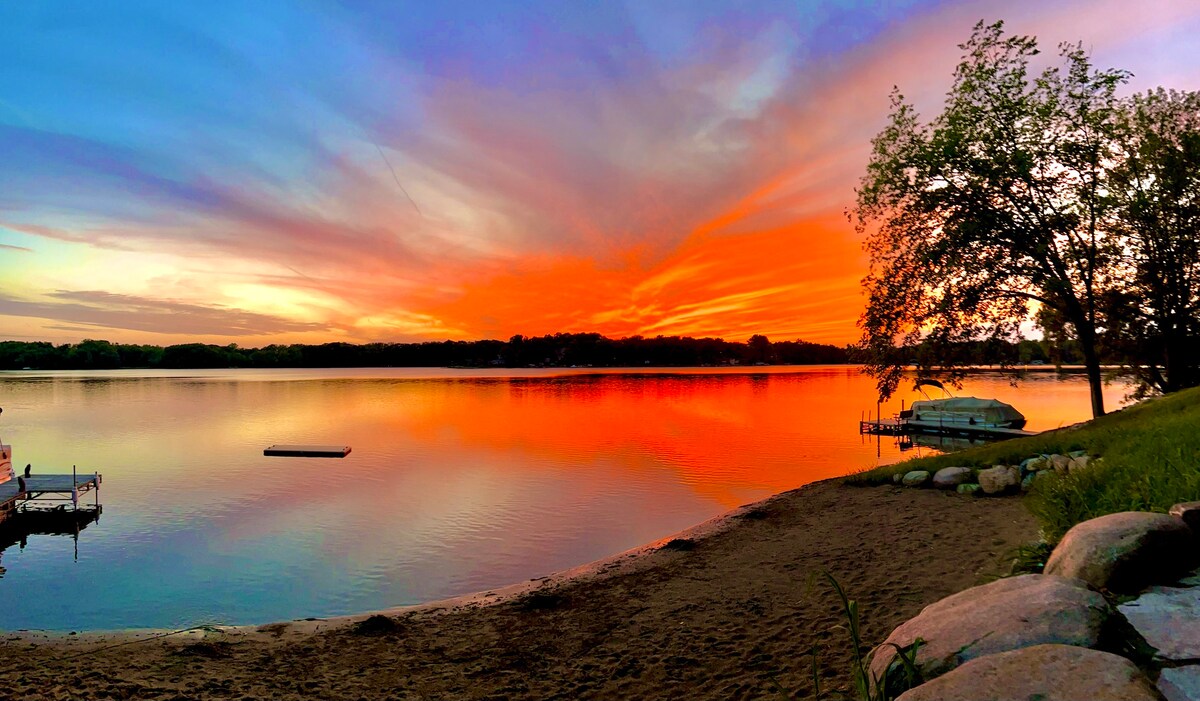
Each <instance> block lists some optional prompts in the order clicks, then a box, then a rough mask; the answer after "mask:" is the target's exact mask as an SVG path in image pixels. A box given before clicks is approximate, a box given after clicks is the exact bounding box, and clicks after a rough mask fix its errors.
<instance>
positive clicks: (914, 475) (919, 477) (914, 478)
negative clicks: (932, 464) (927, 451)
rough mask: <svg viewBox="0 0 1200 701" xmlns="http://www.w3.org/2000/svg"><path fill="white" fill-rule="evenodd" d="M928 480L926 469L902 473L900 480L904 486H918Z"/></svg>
mask: <svg viewBox="0 0 1200 701" xmlns="http://www.w3.org/2000/svg"><path fill="white" fill-rule="evenodd" d="M928 481H929V472H928V471H926V470H913V471H912V472H908V473H906V474H905V475H904V479H903V480H901V482H903V484H904V486H905V487H920V486H921V485H923V484H925V483H926V482H928Z"/></svg>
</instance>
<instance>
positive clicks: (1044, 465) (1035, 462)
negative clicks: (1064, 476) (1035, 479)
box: [1021, 455, 1051, 472]
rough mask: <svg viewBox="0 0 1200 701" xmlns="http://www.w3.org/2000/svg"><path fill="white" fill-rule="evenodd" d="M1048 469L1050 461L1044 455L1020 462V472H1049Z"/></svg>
mask: <svg viewBox="0 0 1200 701" xmlns="http://www.w3.org/2000/svg"><path fill="white" fill-rule="evenodd" d="M1050 467H1051V465H1050V459H1049V458H1047V457H1046V456H1045V455H1038V456H1035V457H1032V458H1025V459H1024V460H1022V461H1021V472H1039V471H1041V470H1049V469H1050Z"/></svg>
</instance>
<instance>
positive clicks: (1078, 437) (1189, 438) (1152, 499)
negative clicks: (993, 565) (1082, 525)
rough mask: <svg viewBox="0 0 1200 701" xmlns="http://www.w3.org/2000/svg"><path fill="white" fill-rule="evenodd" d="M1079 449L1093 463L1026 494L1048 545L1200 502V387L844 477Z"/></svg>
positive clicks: (885, 477)
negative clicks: (1097, 526) (1087, 529)
mask: <svg viewBox="0 0 1200 701" xmlns="http://www.w3.org/2000/svg"><path fill="white" fill-rule="evenodd" d="M1075 450H1086V451H1087V452H1088V454H1089V455H1090V456H1092V463H1091V464H1090V465H1089V466H1088V467H1087V468H1086V469H1083V470H1075V471H1073V472H1071V474H1068V475H1059V474H1055V475H1052V476H1050V477H1046V478H1043V479H1039V480H1038V481H1037V482H1036V483H1035V485H1034V488H1033V490H1032V491H1031V492H1030V493H1029V495H1028V496H1027V498H1026V501H1027V504H1028V506H1029V508H1030V510H1031V511H1032V512H1033V513H1034V515H1035V516H1036V517H1037V518H1038V520H1039V521H1040V522H1041V526H1042V532H1043V534H1044V536H1045V537H1046V539H1047V541H1048V542H1050V543H1054V542H1057V540H1058V539H1059V538H1061V537H1062V535H1063V534H1064V533H1066V531H1067V529H1069V528H1070V527H1071V526H1073V525H1075V524H1076V523H1079V522H1080V521H1085V520H1087V519H1090V518H1095V517H1097V516H1103V515H1104V514H1110V513H1116V512H1120V511H1158V512H1165V511H1167V510H1168V509H1169V508H1170V507H1171V506H1172V505H1173V504H1176V503H1179V502H1185V501H1198V500H1200V388H1194V389H1190V390H1184V391H1181V392H1176V393H1174V394H1171V395H1167V396H1164V397H1156V398H1153V399H1148V400H1146V401H1144V402H1141V403H1139V404H1137V405H1134V406H1132V407H1129V408H1127V409H1123V410H1121V411H1117V412H1113V413H1111V414H1108V415H1106V416H1102V417H1100V418H1098V419H1094V420H1092V421H1089V422H1086V423H1083V424H1079V425H1076V426H1072V427H1068V428H1064V429H1059V430H1057V431H1047V432H1045V433H1040V434H1038V435H1036V436H1029V437H1026V438H1017V439H1013V440H1007V441H1002V442H998V443H992V444H989V445H983V446H978V447H974V448H970V449H967V450H964V451H961V452H956V453H949V454H946V455H938V456H933V457H925V458H917V459H914V460H909V461H906V462H902V463H897V464H895V465H886V466H883V467H878V468H875V469H872V470H867V471H864V472H859V473H856V474H854V475H850V476H849V477H847V478H846V482H847V483H849V484H858V485H875V484H885V483H891V482H892V479H893V475H895V474H897V473H901V474H902V473H905V472H908V471H910V470H929V471H931V472H932V471H936V470H939V469H941V468H943V467H951V466H965V467H975V468H984V467H990V466H992V465H1012V464H1018V463H1020V462H1021V460H1023V459H1025V458H1027V457H1030V456H1032V455H1038V454H1046V455H1049V454H1053V453H1059V454H1064V455H1065V454H1067V453H1069V452H1071V451H1075ZM1097 458H1100V459H1099V460H1097Z"/></svg>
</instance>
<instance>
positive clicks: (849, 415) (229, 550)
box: [0, 367, 1121, 627]
mask: <svg viewBox="0 0 1200 701" xmlns="http://www.w3.org/2000/svg"><path fill="white" fill-rule="evenodd" d="M164 374H165V373H157V375H158V376H156V377H153V378H146V377H137V376H136V375H137V374H136V373H121V372H114V373H106V374H103V375H102V376H95V377H90V378H89V377H81V376H80V374H78V373H76V374H72V373H56V374H53V375H52V376H50V377H41V378H21V377H20V376H14V375H11V374H10V375H0V391H3V392H4V406H5V413H4V420H5V423H4V431H3V437H4V439H5V440H6V441H7V442H11V443H13V445H14V450H15V458H16V460H17V462H18V463H20V464H24V463H25V462H32V463H33V464H34V467H35V470H36V471H51V470H54V469H55V468H57V469H58V470H62V469H69V466H70V465H72V464H77V465H79V468H80V470H81V471H83V472H90V471H92V470H98V471H100V472H102V473H104V476H105V481H104V487H103V489H102V492H101V497H102V500H103V501H104V504H105V512H104V518H103V519H102V520H101V522H100V523H98V524H95V525H94V526H92V527H89V529H88V531H87V534H86V535H87V537H86V538H85V539H84V541H83V542H82V543H81V553H82V554H81V556H80V560H79V561H78V562H75V561H74V560H73V559H72V558H59V559H55V558H47V557H37V556H36V552H35V551H33V550H31V551H30V552H28V553H25V552H23V553H18V554H16V555H14V554H13V553H12V552H11V551H9V552H5V566H6V567H7V568H8V572H7V573H6V575H5V577H4V578H3V579H0V616H2V617H3V620H6V621H9V620H11V621H14V623H13V624H12V625H13V626H14V627H23V626H28V627H38V626H44V625H48V624H47V623H46V617H50V618H51V619H53V617H54V616H55V615H57V614H55V613H54V611H57V610H59V609H57V608H55V607H56V606H57V604H56V603H55V601H54V600H53V597H50V596H48V595H47V594H46V592H51V591H55V590H56V589H55V587H61V586H62V583H63V582H67V583H70V582H83V581H86V582H87V583H88V586H89V587H90V588H91V589H90V590H91V591H93V592H95V593H96V594H95V599H96V600H95V601H94V602H93V605H92V606H91V607H90V608H89V610H88V612H86V613H85V614H78V612H74V613H73V614H72V615H86V616H90V617H93V618H94V619H95V620H94V621H93V622H94V625H92V626H91V627H120V626H121V625H141V626H147V625H149V626H158V625H163V626H168V625H170V626H177V625H183V624H186V623H188V622H189V621H194V620H198V619H203V620H211V619H214V618H215V619H218V620H225V621H230V622H262V621H267V620H277V619H284V618H292V617H297V616H306V615H334V614H338V613H348V612H352V611H359V610H367V609H371V608H380V607H384V606H392V605H398V604H404V603H416V602H419V601H427V600H430V599H434V598H440V597H444V596H450V595H454V594H461V593H466V592H471V591H479V590H482V589H486V588H489V587H493V586H499V585H503V584H507V583H511V582H514V581H521V580H523V579H526V578H529V577H536V576H542V575H545V574H548V573H549V572H552V571H555V570H560V569H564V568H567V567H571V566H574V565H577V564H580V563H583V562H588V561H591V560H595V559H597V558H600V557H604V556H606V555H611V554H613V553H616V552H620V551H622V550H626V549H628V548H631V547H634V546H637V545H640V544H643V543H647V542H652V541H655V540H658V539H660V538H663V537H666V536H668V535H670V534H672V533H674V532H677V531H679V530H681V529H683V528H686V527H688V526H690V525H693V524H695V523H698V522H700V521H703V520H705V519H707V518H710V517H712V516H715V515H718V514H720V513H722V512H724V511H727V510H729V509H730V508H733V507H735V506H738V505H741V504H745V503H747V502H751V501H754V500H757V499H760V498H762V497H765V496H767V495H769V494H772V493H775V492H779V491H783V490H787V489H792V488H795V487H799V486H802V485H804V484H807V483H809V482H812V481H814V480H819V479H824V478H828V477H834V476H838V475H844V474H847V473H849V472H853V471H855V470H860V469H863V468H867V467H871V466H874V465H877V464H881V463H887V462H893V461H896V460H899V459H902V458H903V457H906V456H908V455H912V454H913V453H911V452H908V453H906V452H902V451H901V450H900V448H899V446H898V445H897V444H896V442H895V441H894V440H893V439H888V438H882V439H877V438H865V437H862V436H859V435H858V420H859V418H860V416H861V415H862V414H863V413H864V412H865V411H867V410H868V409H873V406H874V403H873V402H874V391H873V385H872V382H871V380H870V379H869V378H866V377H863V376H861V375H860V374H858V372H857V370H856V369H855V368H848V367H816V368H754V369H733V370H728V369H687V370H677V371H672V370H668V371H628V370H626V371H605V372H602V373H598V372H595V371H582V370H580V371H569V370H517V371H486V370H479V371H477V370H424V369H421V370H418V369H412V370H409V369H386V370H350V371H338V370H333V371H316V370H313V371H270V372H265V371H264V372H258V371H216V372H195V371H193V372H189V373H186V374H188V375H191V377H165V376H163V375H164ZM960 394H974V395H976V396H985V397H996V398H999V399H1001V400H1004V401H1008V402H1010V403H1012V404H1013V405H1015V406H1016V407H1017V408H1018V409H1020V410H1022V411H1023V412H1024V413H1025V414H1026V416H1027V417H1028V419H1029V428H1030V429H1033V430H1039V429H1044V428H1051V427H1054V426H1057V425H1060V424H1066V423H1073V422H1075V421H1078V420H1082V419H1084V418H1086V416H1087V411H1088V400H1087V386H1086V383H1085V382H1084V381H1083V379H1082V378H1079V377H1072V378H1068V379H1067V380H1065V381H1060V380H1058V379H1057V378H1056V377H1055V376H1053V375H1051V374H1043V375H1036V376H1031V377H1030V378H1028V379H1027V380H1026V381H1024V382H1023V383H1022V384H1021V385H1020V386H1019V387H1016V388H1013V387H1011V386H1009V384H1008V382H1007V381H1006V380H1005V379H1003V378H1001V377H999V376H995V375H980V376H977V377H973V378H971V380H970V383H969V385H968V386H967V387H966V388H964V391H963V392H961V393H960ZM1120 394H1121V390H1120V388H1111V389H1110V391H1109V401H1110V402H1115V401H1116V399H1118V398H1119V396H1120ZM902 398H903V399H904V401H905V402H906V403H908V402H911V400H912V398H913V395H912V394H910V393H905V394H903V395H902ZM899 399H900V398H898V399H897V401H896V402H895V403H893V404H892V405H891V406H890V407H885V413H891V412H894V411H896V410H898V409H899ZM273 443H314V444H343V445H351V446H352V447H353V452H352V453H351V454H350V455H349V457H347V458H346V459H344V460H314V459H300V458H267V457H264V456H263V455H262V450H263V448H265V447H266V446H268V445H271V444H273ZM87 543H91V544H90V545H88V544H87ZM39 547H43V546H39ZM44 547H50V546H49V545H46V546H44ZM101 554H103V557H100V555H101ZM93 556H94V558H95V559H92V558H93ZM66 563H70V564H66ZM43 600H44V601H43ZM6 601H19V602H21V607H20V608H19V609H18V608H16V607H13V606H9V605H8V604H6V603H5V602H6ZM181 607H182V608H181ZM39 611H41V612H42V613H39ZM147 611H154V612H161V614H159V613H155V614H154V615H161V616H162V618H161V619H154V620H147V619H146V616H147V613H146V612H147ZM89 620H91V619H89ZM63 625H64V626H67V627H77V626H78V627H88V625H86V622H79V621H77V620H74V619H73V620H71V621H68V622H63Z"/></svg>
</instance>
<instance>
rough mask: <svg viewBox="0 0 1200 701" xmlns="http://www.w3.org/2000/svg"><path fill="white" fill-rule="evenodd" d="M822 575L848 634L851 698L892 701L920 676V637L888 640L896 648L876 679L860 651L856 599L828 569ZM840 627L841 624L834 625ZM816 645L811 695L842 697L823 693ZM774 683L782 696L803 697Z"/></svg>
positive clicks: (841, 696)
mask: <svg viewBox="0 0 1200 701" xmlns="http://www.w3.org/2000/svg"><path fill="white" fill-rule="evenodd" d="M825 578H826V579H827V580H829V583H830V584H831V585H832V586H833V590H834V591H835V592H837V595H838V599H839V600H840V601H841V605H842V615H843V616H844V617H845V621H846V623H845V626H844V629H845V630H846V632H847V633H848V634H849V635H850V649H851V663H850V680H851V682H852V683H853V686H854V695H853V696H852V697H849V698H851V699H858V701H892V700H893V699H895V698H896V697H897V696H899V695H900V694H903V693H904V692H905V691H908V690H909V689H911V688H913V687H914V686H917V685H919V684H920V683H921V682H922V681H923V680H922V678H921V672H920V670H918V669H917V665H916V660H917V649H918V648H919V647H920V646H921V644H922V642H923V641H922V640H921V639H919V638H918V639H917V641H916V642H915V643H913V644H912V645H910V646H908V647H900V646H899V645H895V644H892V643H889V645H891V647H893V648H895V650H896V660H895V661H894V662H892V664H890V665H889V666H888V671H887V673H886V674H885V678H884V679H879V678H877V677H875V676H874V675H872V674H871V653H867V654H863V640H862V632H861V629H860V627H859V615H858V602H857V601H855V600H853V599H851V598H850V597H849V596H847V595H846V591H845V589H843V588H842V585H841V584H840V583H839V582H838V581H837V579H836V578H835V577H834V576H833V575H832V574H830V573H828V572H825ZM838 627H839V628H842V627H843V626H838ZM818 654H819V648H818V646H817V645H813V647H812V651H811V655H812V684H813V695H812V698H814V699H845V698H847V697H846V696H844V695H841V694H838V695H835V696H830V695H828V694H826V693H824V692H823V691H822V689H821V675H820V672H819V667H818V664H817V658H818ZM771 683H772V684H774V686H775V690H776V692H778V693H779V695H780V696H782V697H783V698H785V699H799V698H803V697H801V696H799V695H792V694H789V693H788V692H787V691H786V690H785V689H784V688H783V687H781V686H780V685H779V683H778V682H777V681H775V680H774V679H772V680H771Z"/></svg>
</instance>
